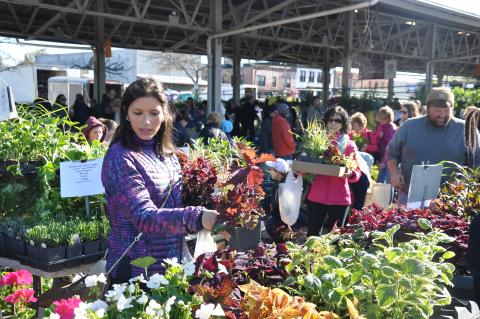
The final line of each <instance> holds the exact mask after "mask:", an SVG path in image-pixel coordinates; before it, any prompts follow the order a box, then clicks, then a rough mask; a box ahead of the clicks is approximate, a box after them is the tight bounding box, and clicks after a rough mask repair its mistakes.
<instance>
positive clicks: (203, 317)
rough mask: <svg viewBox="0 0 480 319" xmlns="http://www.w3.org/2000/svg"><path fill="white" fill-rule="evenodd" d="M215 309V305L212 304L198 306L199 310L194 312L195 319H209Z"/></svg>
mask: <svg viewBox="0 0 480 319" xmlns="http://www.w3.org/2000/svg"><path fill="white" fill-rule="evenodd" d="M214 309H215V305H214V304H213V303H209V304H207V305H206V304H202V305H201V306H200V309H198V310H197V311H196V312H195V318H198V319H209V318H210V316H211V315H212V313H213V310H214Z"/></svg>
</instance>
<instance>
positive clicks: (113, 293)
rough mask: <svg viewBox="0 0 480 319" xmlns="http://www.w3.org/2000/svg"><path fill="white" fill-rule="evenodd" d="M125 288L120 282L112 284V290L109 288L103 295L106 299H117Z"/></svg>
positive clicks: (121, 295)
mask: <svg viewBox="0 0 480 319" xmlns="http://www.w3.org/2000/svg"><path fill="white" fill-rule="evenodd" d="M126 288H127V286H126V284H121V285H117V284H115V285H113V290H109V291H108V292H107V293H106V295H105V297H107V300H109V301H117V300H118V299H120V297H123V293H124V292H125V289H126Z"/></svg>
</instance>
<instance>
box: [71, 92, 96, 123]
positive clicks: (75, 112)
mask: <svg viewBox="0 0 480 319" xmlns="http://www.w3.org/2000/svg"><path fill="white" fill-rule="evenodd" d="M91 115H92V111H91V110H90V107H88V105H87V104H86V103H85V100H84V98H83V95H82V94H77V95H76V96H75V102H73V106H72V113H71V114H70V118H71V119H72V121H74V122H78V123H79V124H78V126H83V125H85V123H87V119H88V118H89V117H90V116H91Z"/></svg>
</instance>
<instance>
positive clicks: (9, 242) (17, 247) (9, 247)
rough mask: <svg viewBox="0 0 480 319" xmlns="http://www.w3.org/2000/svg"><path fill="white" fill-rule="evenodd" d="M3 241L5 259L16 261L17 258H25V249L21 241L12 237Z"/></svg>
mask: <svg viewBox="0 0 480 319" xmlns="http://www.w3.org/2000/svg"><path fill="white" fill-rule="evenodd" d="M4 239H5V257H7V258H11V259H16V258H17V256H20V255H21V256H25V254H26V253H27V247H26V244H25V242H24V241H23V240H20V239H15V238H12V237H4Z"/></svg>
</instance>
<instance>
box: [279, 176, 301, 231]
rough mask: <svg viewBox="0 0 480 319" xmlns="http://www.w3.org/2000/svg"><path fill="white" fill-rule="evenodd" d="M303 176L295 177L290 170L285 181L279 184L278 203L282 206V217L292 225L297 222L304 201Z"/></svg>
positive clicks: (286, 222)
mask: <svg viewBox="0 0 480 319" xmlns="http://www.w3.org/2000/svg"><path fill="white" fill-rule="evenodd" d="M302 190H303V178H302V176H301V175H298V176H297V178H294V177H293V172H292V170H290V171H289V172H288V174H287V178H286V179H285V183H281V184H279V185H278V203H279V208H280V218H281V219H282V221H283V222H284V223H285V224H287V225H288V226H291V225H293V224H295V223H296V222H297V219H298V214H299V212H300V204H301V202H302Z"/></svg>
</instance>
